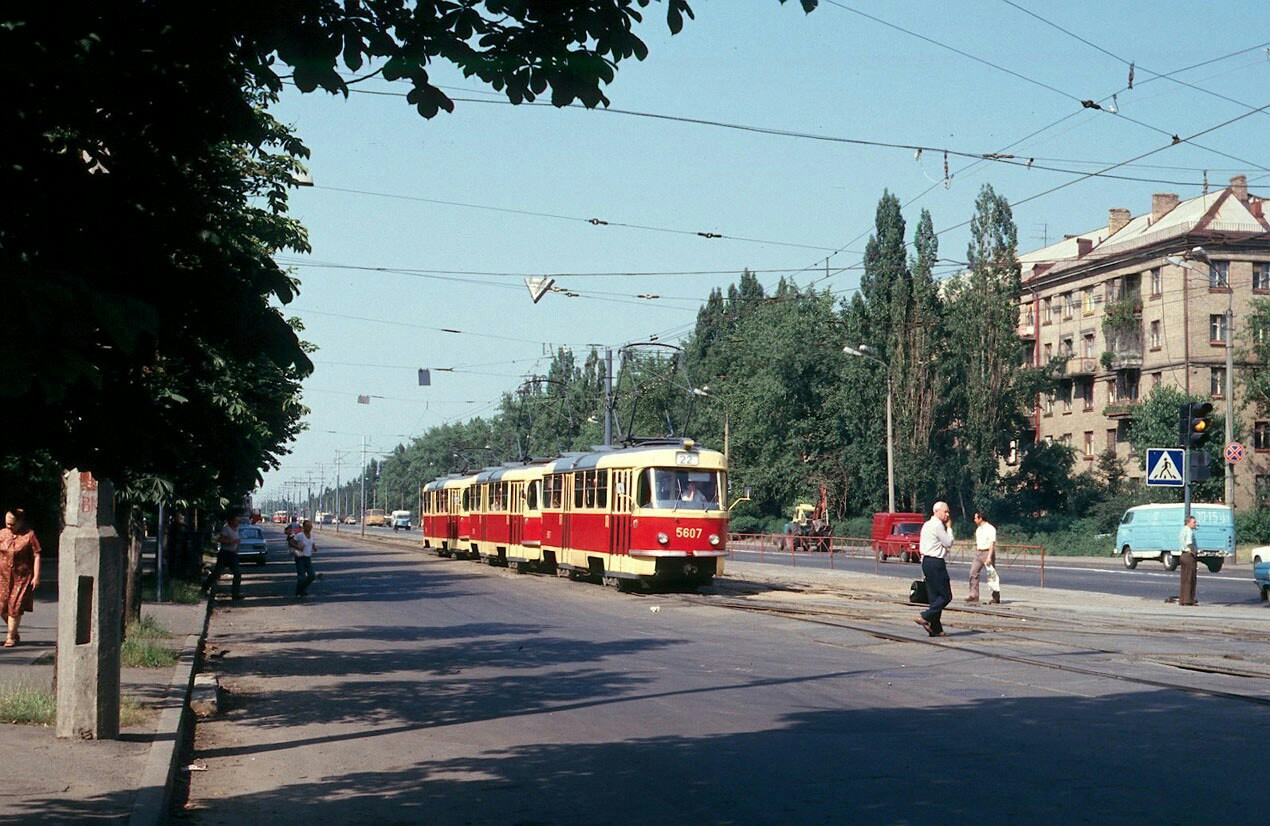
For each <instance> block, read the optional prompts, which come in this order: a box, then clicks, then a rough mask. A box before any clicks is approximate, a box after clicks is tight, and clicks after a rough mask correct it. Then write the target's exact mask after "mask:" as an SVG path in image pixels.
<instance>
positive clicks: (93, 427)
mask: <svg viewBox="0 0 1270 826" xmlns="http://www.w3.org/2000/svg"><path fill="white" fill-rule="evenodd" d="M782 1H783V0H782ZM648 5H649V0H567V1H565V2H558V3H508V2H502V0H499V1H498V2H495V1H494V0H486V2H484V3H471V4H469V3H458V4H453V3H450V4H436V3H431V4H429V3H402V2H400V0H360V2H339V1H337V0H299V2H293V3H285V4H268V3H265V4H260V3H255V4H247V3H242V2H237V1H236V0H229V2H212V3H210V4H207V3H204V4H188V3H154V2H143V1H142V0H124V1H123V2H118V3H109V4H101V3H77V2H72V3H27V4H9V5H7V6H6V7H5V9H4V11H3V12H0V61H2V63H0V66H3V68H4V70H5V75H6V77H8V78H10V79H11V81H12V82H11V83H10V84H9V86H8V90H7V91H8V95H7V96H6V100H5V106H4V107H2V108H0V127H2V128H3V134H4V135H5V137H6V143H7V151H6V160H7V162H6V164H4V165H3V167H0V189H3V191H4V192H5V212H4V218H3V220H2V221H0V289H3V291H4V294H5V296H6V300H7V302H8V304H9V307H10V309H11V318H12V319H13V322H12V323H11V326H12V327H13V329H14V330H15V331H16V334H14V335H11V336H10V337H8V338H7V339H6V342H5V346H4V347H3V349H0V371H2V372H3V373H4V375H5V376H6V377H7V378H8V381H6V382H5V384H4V386H3V388H2V389H0V400H3V401H4V402H5V406H6V409H7V410H8V411H10V413H9V419H8V423H9V425H10V428H11V430H13V431H14V432H20V433H22V434H23V437H24V438H23V444H24V447H23V449H28V448H29V449H32V450H44V451H45V452H46V453H47V455H48V456H49V457H50V458H51V459H52V461H54V462H56V463H58V464H60V465H73V466H78V467H82V468H85V469H91V470H94V471H95V472H97V473H98V474H100V475H103V476H110V477H114V478H115V479H116V480H117V481H119V482H122V483H124V484H129V483H130V482H136V481H139V480H142V479H152V480H161V481H162V480H166V481H162V483H161V484H159V485H158V487H160V488H164V489H172V488H175V487H177V486H180V487H183V488H187V494H189V495H191V496H195V497H205V496H212V495H218V496H220V497H221V498H228V497H232V496H234V495H235V494H236V493H239V492H241V491H242V490H243V488H244V486H249V485H250V482H251V481H252V479H253V478H254V476H255V475H256V474H257V473H258V470H259V469H260V468H263V467H269V466H272V465H273V464H275V463H276V457H277V455H278V454H279V453H280V452H281V451H282V450H283V449H284V445H285V444H286V442H287V441H288V440H289V438H290V437H291V436H293V435H294V433H295V430H296V428H297V427H298V424H297V423H298V420H299V415H300V414H301V413H302V412H303V411H302V408H300V407H299V405H298V403H297V402H296V398H297V393H298V382H299V381H300V380H301V379H302V378H303V377H304V376H305V375H307V374H308V373H309V372H310V371H311V369H312V365H311V363H310V361H309V359H308V357H307V356H306V355H305V352H304V347H303V346H302V345H301V343H300V341H299V339H298V337H297V335H296V331H295V330H294V329H293V327H292V326H291V325H290V324H289V323H288V322H287V320H286V319H285V318H284V316H283V315H282V313H281V312H280V311H279V310H278V309H277V305H278V304H286V303H287V302H289V301H290V300H291V299H292V297H293V296H294V294H295V292H296V289H297V284H296V283H295V282H294V281H292V280H291V279H290V278H288V277H287V275H286V274H285V273H284V272H282V271H281V270H280V269H279V268H278V267H277V265H276V264H275V263H274V262H273V260H272V258H271V254H272V253H274V252H276V251H279V250H285V249H289V250H294V251H300V252H303V251H307V249H308V245H307V241H306V239H305V237H304V233H303V230H302V229H301V228H300V227H299V226H298V225H297V224H296V223H294V222H293V221H292V220H290V219H289V218H288V217H287V216H286V203H287V190H288V188H289V187H290V186H291V185H292V180H293V174H294V173H295V172H297V171H298V170H299V161H300V160H301V159H303V158H305V157H307V150H306V149H305V148H304V146H303V144H302V143H301V142H300V141H299V140H298V139H297V138H295V137H294V136H292V135H290V134H289V133H288V132H287V130H285V129H284V128H282V127H281V126H280V125H279V124H277V123H276V122H275V121H273V120H272V119H271V118H270V117H269V116H268V115H267V113H266V112H265V107H267V106H268V105H270V104H272V103H273V102H274V100H275V96H276V95H277V93H278V92H279V91H280V90H281V88H282V83H283V78H284V77H289V78H290V79H291V80H292V82H294V83H295V85H296V86H298V87H299V88H300V89H301V90H302V91H313V90H316V89H319V88H321V89H324V90H326V91H329V92H334V93H342V94H347V92H348V86H347V82H346V81H345V79H343V78H342V77H341V76H340V74H339V71H340V70H341V69H342V68H345V69H350V70H352V71H354V72H357V71H362V70H363V69H364V68H365V67H366V66H367V64H368V63H369V64H374V66H375V68H374V72H375V73H379V74H381V75H382V76H383V77H384V78H386V79H388V80H395V79H406V80H408V81H409V82H410V83H411V86H412V88H411V91H410V93H409V95H408V100H409V103H410V104H411V105H413V106H414V107H415V108H416V109H417V110H418V112H419V113H420V114H421V115H423V116H425V117H432V116H434V115H436V114H437V113H438V112H440V111H442V110H446V111H449V110H451V109H453V103H452V101H450V99H449V98H448V97H447V96H446V95H445V93H444V92H442V91H441V90H440V89H439V88H438V87H437V86H435V85H434V84H433V83H432V82H431V80H430V77H429V74H428V69H429V67H430V66H431V65H432V63H433V62H434V61H445V62H448V63H451V64H453V65H455V66H457V67H459V69H460V70H461V71H462V72H463V73H464V74H465V75H467V76H470V77H475V78H478V79H480V80H481V81H483V82H485V83H486V84H488V85H490V86H492V87H493V88H495V89H498V90H500V91H502V92H504V93H505V94H506V95H507V97H508V99H509V100H511V101H512V102H517V103H518V102H522V101H531V100H535V99H537V98H538V97H539V96H541V95H545V94H547V93H548V91H549V92H550V100H551V102H552V103H554V104H555V105H557V106H564V105H568V104H570V103H572V102H574V101H578V102H581V103H583V104H584V105H586V106H597V105H603V104H607V103H608V99H607V97H606V96H605V94H604V87H605V86H606V85H607V84H609V83H610V82H612V80H613V79H614V77H615V71H616V68H617V65H618V64H619V63H620V62H621V61H622V60H626V59H629V58H631V57H634V58H636V59H638V60H642V59H643V58H644V57H645V56H646V55H647V52H648V49H647V47H646V45H645V44H644V42H643V41H642V40H641V39H640V38H639V37H638V36H636V34H635V33H634V29H635V27H636V26H637V25H638V24H639V23H640V22H641V21H642V13H641V9H644V8H646V7H648ZM801 5H802V6H803V8H804V9H805V10H806V11H810V10H811V9H812V8H813V7H814V6H815V2H814V0H802V3H801ZM665 11H666V22H667V25H668V27H669V28H670V30H671V32H672V33H674V32H678V31H679V30H680V28H681V27H682V25H683V22H684V17H685V16H687V17H692V10H691V9H690V7H689V6H688V4H687V3H686V2H685V0H667V2H666V3H665ZM262 406H263V407H262ZM264 408H268V409H264ZM129 432H135V433H139V434H141V435H142V438H138V439H126V438H123V435H124V434H125V433H129ZM191 453H193V454H195V455H191ZM150 487H154V486H150ZM140 489H141V486H140V485H135V486H134V490H140ZM156 489H157V488H156Z"/></svg>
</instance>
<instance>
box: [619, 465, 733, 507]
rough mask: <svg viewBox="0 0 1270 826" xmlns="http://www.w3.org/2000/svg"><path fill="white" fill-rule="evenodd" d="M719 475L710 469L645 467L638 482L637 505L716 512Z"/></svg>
mask: <svg viewBox="0 0 1270 826" xmlns="http://www.w3.org/2000/svg"><path fill="white" fill-rule="evenodd" d="M721 477H722V474H721V473H720V472H718V471H714V470H678V469H676V470H670V469H668V468H649V469H648V474H647V477H646V479H644V480H641V481H642V482H644V484H641V485H640V490H639V504H640V506H641V507H653V508H667V509H674V508H688V509H695V510H718V509H719V508H720V507H721V505H720V503H719V491H720V489H721V488H722V484H721V482H722V478H721Z"/></svg>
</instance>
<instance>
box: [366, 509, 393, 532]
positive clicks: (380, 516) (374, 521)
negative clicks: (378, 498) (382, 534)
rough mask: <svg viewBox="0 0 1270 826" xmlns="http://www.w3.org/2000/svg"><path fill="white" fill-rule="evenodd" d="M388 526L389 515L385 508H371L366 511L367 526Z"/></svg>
mask: <svg viewBox="0 0 1270 826" xmlns="http://www.w3.org/2000/svg"><path fill="white" fill-rule="evenodd" d="M387 524H388V513H387V511H385V510H384V509H383V508H371V509H370V510H368V511H366V521H365V525H366V527H368V528H373V527H375V526H376V525H378V526H380V527H383V526H385V525H387Z"/></svg>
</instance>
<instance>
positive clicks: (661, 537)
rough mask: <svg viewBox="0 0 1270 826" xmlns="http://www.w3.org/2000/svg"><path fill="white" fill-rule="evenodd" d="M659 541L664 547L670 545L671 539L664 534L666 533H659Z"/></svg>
mask: <svg viewBox="0 0 1270 826" xmlns="http://www.w3.org/2000/svg"><path fill="white" fill-rule="evenodd" d="M657 541H658V542H660V543H661V544H663V545H669V544H670V537H669V536H666V534H664V533H658V534H657Z"/></svg>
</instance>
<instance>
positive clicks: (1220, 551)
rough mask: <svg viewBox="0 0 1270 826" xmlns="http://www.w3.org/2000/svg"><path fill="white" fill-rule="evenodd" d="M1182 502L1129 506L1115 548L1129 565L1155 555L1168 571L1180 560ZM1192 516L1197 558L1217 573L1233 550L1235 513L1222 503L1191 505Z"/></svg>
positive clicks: (1134, 564) (1136, 563) (1174, 567)
mask: <svg viewBox="0 0 1270 826" xmlns="http://www.w3.org/2000/svg"><path fill="white" fill-rule="evenodd" d="M1182 513H1183V506H1182V505H1180V504H1169V505H1138V506H1137V507H1136V508H1129V509H1128V510H1127V511H1125V512H1124V516H1122V517H1121V518H1120V527H1119V528H1117V529H1116V550H1117V552H1118V553H1119V554H1120V556H1121V557H1122V558H1123V559H1124V566H1125V567H1126V568H1129V569H1133V568H1136V567H1138V561H1139V560H1143V559H1158V560H1159V561H1160V562H1161V563H1162V564H1163V565H1164V567H1165V569H1167V570H1170V571H1176V570H1177V566H1178V565H1179V564H1180V563H1181V557H1180V555H1179V553H1178V535H1179V534H1180V533H1181V531H1182V521H1183V520H1182ZM1191 515H1192V516H1194V517H1195V523H1196V524H1195V544H1196V545H1198V546H1199V547H1198V553H1197V554H1196V556H1198V557H1199V561H1200V562H1203V563H1204V564H1205V565H1206V566H1208V570H1210V571H1212V572H1213V573H1217V572H1218V571H1220V570H1221V567H1222V563H1223V562H1225V561H1226V557H1228V556H1232V555H1233V554H1234V552H1235V517H1234V514H1233V513H1232V512H1231V510H1230V508H1228V507H1226V506H1225V505H1191Z"/></svg>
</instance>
